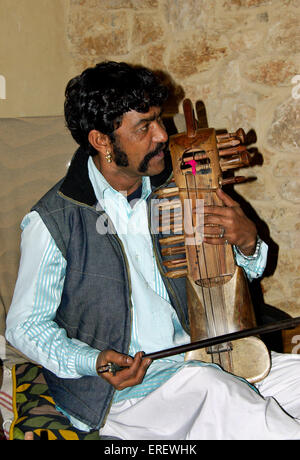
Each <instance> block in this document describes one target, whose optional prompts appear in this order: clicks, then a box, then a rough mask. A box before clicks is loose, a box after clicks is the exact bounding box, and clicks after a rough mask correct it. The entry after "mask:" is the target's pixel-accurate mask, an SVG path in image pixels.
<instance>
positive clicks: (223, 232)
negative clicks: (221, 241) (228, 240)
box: [219, 227, 225, 238]
mask: <svg viewBox="0 0 300 460" xmlns="http://www.w3.org/2000/svg"><path fill="white" fill-rule="evenodd" d="M224 235H225V228H224V227H222V229H221V232H220V235H219V238H223V236H224Z"/></svg>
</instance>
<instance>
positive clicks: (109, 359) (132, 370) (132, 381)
mask: <svg viewBox="0 0 300 460" xmlns="http://www.w3.org/2000/svg"><path fill="white" fill-rule="evenodd" d="M151 362H152V361H151V359H148V358H146V359H143V353H142V352H141V351H140V352H138V353H137V354H136V355H135V357H134V358H131V357H130V356H128V355H123V354H122V353H118V352H116V351H114V350H105V351H102V352H101V353H100V354H99V356H98V359H97V364H96V367H97V369H98V368H99V367H100V366H105V365H106V364H108V363H115V364H117V365H118V366H120V367H124V368H125V369H122V370H120V371H118V372H117V373H116V375H113V374H112V373H111V372H104V373H103V374H100V375H101V378H103V379H104V380H107V382H109V383H110V384H111V385H112V386H113V387H114V388H115V389H116V390H123V389H124V388H127V387H131V386H134V385H138V384H139V383H141V382H142V381H143V378H144V376H145V374H146V372H147V369H148V367H149V366H150V364H151Z"/></svg>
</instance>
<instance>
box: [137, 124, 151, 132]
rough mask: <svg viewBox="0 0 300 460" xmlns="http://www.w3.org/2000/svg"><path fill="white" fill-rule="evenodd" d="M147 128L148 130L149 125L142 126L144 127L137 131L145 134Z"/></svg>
mask: <svg viewBox="0 0 300 460" xmlns="http://www.w3.org/2000/svg"><path fill="white" fill-rule="evenodd" d="M148 128H149V125H144V126H142V127H141V128H140V129H139V131H141V132H144V133H145V132H147V131H148Z"/></svg>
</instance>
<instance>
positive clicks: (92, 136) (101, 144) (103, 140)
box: [88, 129, 110, 152]
mask: <svg viewBox="0 0 300 460" xmlns="http://www.w3.org/2000/svg"><path fill="white" fill-rule="evenodd" d="M88 140H89V143H90V144H91V146H92V147H94V149H95V150H97V152H106V150H107V148H108V146H109V145H110V141H109V137H108V136H107V135H106V134H103V133H101V132H100V131H97V130H96V129H92V130H91V131H90V132H89V135H88Z"/></svg>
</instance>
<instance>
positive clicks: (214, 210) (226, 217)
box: [203, 189, 257, 256]
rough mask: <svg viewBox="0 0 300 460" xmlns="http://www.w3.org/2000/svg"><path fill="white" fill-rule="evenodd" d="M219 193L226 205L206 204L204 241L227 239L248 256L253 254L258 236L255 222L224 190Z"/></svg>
mask: <svg viewBox="0 0 300 460" xmlns="http://www.w3.org/2000/svg"><path fill="white" fill-rule="evenodd" d="M217 195H218V197H219V198H220V199H221V200H222V201H223V203H224V205H225V206H224V207H222V206H204V238H203V241H204V242H205V243H211V244H224V243H225V242H226V241H227V242H228V243H230V244H234V245H236V246H238V248H239V249H240V251H241V252H242V253H243V254H245V255H246V256H247V255H252V254H253V253H254V251H255V246H256V238H257V231H256V227H255V225H254V223H253V222H252V221H251V220H250V219H248V217H246V216H245V214H244V212H243V211H242V209H241V207H240V205H239V204H238V203H237V202H236V201H234V200H233V199H232V198H230V196H228V195H227V194H226V193H225V192H223V190H221V189H219V190H217ZM211 224H213V226H211Z"/></svg>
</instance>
